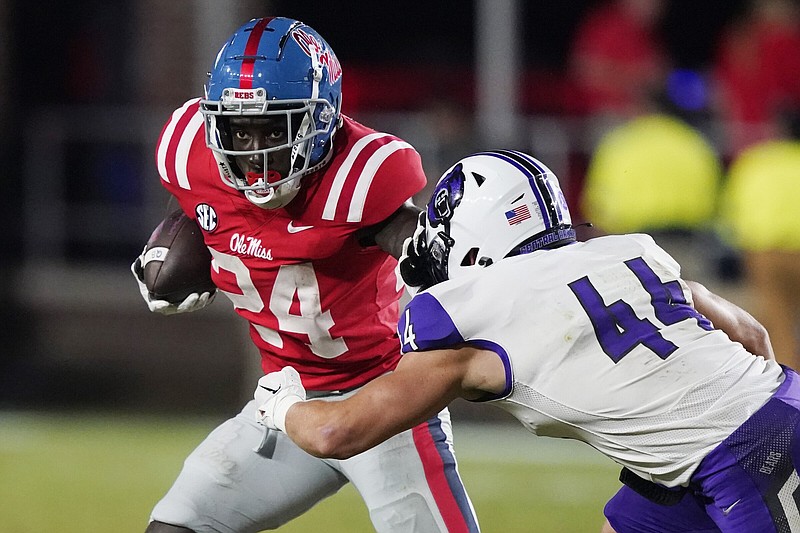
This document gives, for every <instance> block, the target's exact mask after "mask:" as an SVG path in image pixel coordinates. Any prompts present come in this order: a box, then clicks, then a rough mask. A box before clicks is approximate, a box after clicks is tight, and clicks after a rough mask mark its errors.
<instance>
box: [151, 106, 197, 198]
mask: <svg viewBox="0 0 800 533" xmlns="http://www.w3.org/2000/svg"><path fill="white" fill-rule="evenodd" d="M199 101H200V99H199V98H196V99H194V100H189V101H188V102H186V103H185V104H183V105H182V106H181V107H179V108H178V109H176V110H175V111H174V112H173V113H172V116H171V117H170V119H169V122H167V125H166V127H165V128H164V132H163V133H162V134H161V139H160V140H159V142H158V150H157V151H156V168H158V174H159V175H160V176H161V179H162V180H164V181H166V182H167V183H169V173H168V172H167V151H168V150H169V145H170V144H171V141H172V136H173V135H174V134H175V127H176V126H177V125H178V122H179V121H180V118H181V117H182V116H183V115H184V114H185V113H186V110H187V109H188V108H189V107H190V106H191V105H192V104H195V103H197V102H199Z"/></svg>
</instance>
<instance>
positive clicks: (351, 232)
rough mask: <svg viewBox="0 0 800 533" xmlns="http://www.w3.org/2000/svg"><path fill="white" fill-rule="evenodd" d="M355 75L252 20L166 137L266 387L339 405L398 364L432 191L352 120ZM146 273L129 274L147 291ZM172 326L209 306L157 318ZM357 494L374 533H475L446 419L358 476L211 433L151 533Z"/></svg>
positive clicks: (260, 517) (247, 423) (386, 141)
mask: <svg viewBox="0 0 800 533" xmlns="http://www.w3.org/2000/svg"><path fill="white" fill-rule="evenodd" d="M341 76H342V70H341V66H340V65H339V62H338V60H337V59H336V56H335V55H334V53H333V51H332V50H331V48H330V47H329V45H328V44H327V43H326V42H325V41H324V40H323V38H322V37H321V36H320V35H319V34H318V33H317V32H316V31H314V30H313V29H312V28H310V27H308V26H307V25H305V24H303V23H302V22H299V21H295V20H291V19H286V18H262V19H254V20H251V21H250V22H248V23H246V24H245V25H243V26H242V27H241V28H239V29H238V30H237V31H236V32H235V33H234V34H233V35H232V36H231V37H230V39H229V40H228V41H227V42H226V43H225V44H224V45H223V47H222V49H221V50H220V52H219V54H218V55H217V59H216V62H215V64H214V66H213V68H212V71H211V73H210V75H209V79H208V83H207V86H206V95H205V98H202V99H200V98H198V99H194V100H190V101H188V102H186V104H184V105H183V106H182V107H181V108H179V109H178V110H176V111H175V112H174V113H173V114H172V117H171V118H170V119H169V120H168V122H167V124H166V125H165V127H164V129H163V131H162V133H161V137H160V139H159V141H158V148H157V153H156V160H157V166H158V171H159V174H160V176H161V181H162V184H163V185H164V186H165V187H166V188H167V190H169V191H170V192H171V193H172V194H173V195H174V196H175V198H176V199H177V200H178V202H179V203H180V206H181V207H182V208H183V210H184V212H185V213H186V214H187V215H189V216H190V217H191V218H193V219H195V220H197V222H198V224H199V225H200V227H201V228H202V230H203V236H204V239H205V243H206V245H207V246H208V248H209V250H210V251H211V254H212V258H213V259H212V262H211V266H210V268H211V269H212V278H213V280H214V283H215V284H216V286H217V287H218V289H219V290H220V291H222V292H223V293H225V295H226V296H228V297H229V298H230V300H231V301H232V302H233V305H234V308H235V310H236V312H237V313H239V314H240V315H241V316H242V317H244V318H245V319H246V320H247V321H248V322H249V323H250V336H251V338H252V340H253V342H254V343H255V344H256V346H258V348H259V350H260V352H261V361H262V368H263V370H264V372H265V373H269V372H274V371H277V370H280V369H281V368H283V367H284V366H287V365H291V366H294V367H295V368H297V369H298V371H299V372H300V374H301V375H302V378H303V382H304V383H305V384H306V386H307V388H308V389H310V391H312V392H310V393H309V394H310V396H313V397H318V398H324V399H331V400H336V399H341V398H342V397H344V396H347V395H349V394H352V391H354V390H356V389H358V388H359V387H361V386H362V385H364V384H366V383H367V382H369V381H370V380H372V379H374V378H376V377H378V376H380V375H382V374H385V373H386V372H389V371H391V370H393V369H394V368H395V366H396V364H397V362H398V359H399V356H400V351H399V341H398V339H397V336H396V334H395V329H396V325H397V321H398V313H399V305H398V299H399V297H400V287H401V285H400V284H399V283H398V279H397V276H396V274H395V268H396V266H397V260H396V258H397V257H399V256H400V254H401V248H402V243H403V240H404V239H405V237H407V236H409V235H411V233H412V232H413V229H414V226H415V222H416V216H417V213H418V211H419V210H418V209H417V208H415V207H414V206H413V205H412V204H411V203H410V201H409V199H410V198H411V196H412V195H413V194H415V193H416V192H418V191H419V190H420V189H422V187H423V186H424V185H425V182H426V178H425V175H424V173H423V170H422V166H421V162H420V157H419V154H418V153H417V152H416V151H415V150H414V148H413V147H412V146H410V145H409V144H408V143H406V142H404V141H402V140H401V139H398V138H397V137H395V136H393V135H390V134H387V133H381V132H377V131H374V130H372V129H370V128H368V127H366V126H363V125H361V124H359V123H357V122H355V121H354V120H352V119H351V118H349V117H347V116H345V115H343V114H341ZM144 260H145V258H139V259H137V261H136V262H134V265H133V266H132V270H133V271H134V274H135V275H136V274H137V273H139V275H137V276H136V277H137V281H138V282H139V284H140V287H141V286H142V282H141V275H140V272H141V266H142V262H143V261H144ZM142 294H143V297H144V298H145V300H146V301H147V303H148V306H149V308H150V309H151V310H152V311H155V312H160V313H164V314H170V313H177V312H186V311H194V310H196V309H199V308H202V307H203V306H205V305H206V304H207V303H208V302H209V301H211V299H212V298H213V294H212V293H204V294H193V295H190V296H189V297H188V298H187V299H186V300H184V301H183V302H181V303H179V304H170V303H169V302H166V301H158V300H156V301H153V300H151V299H150V297H149V296H148V295H147V290H146V289H145V290H143V291H142ZM348 481H349V482H352V483H353V484H354V485H355V487H356V488H357V490H358V491H359V493H360V494H361V496H362V497H363V498H364V501H365V503H366V505H367V507H368V509H369V514H370V518H371V520H372V523H373V525H374V527H375V529H376V530H377V531H382V532H390V531H419V532H425V533H427V532H431V531H451V532H457V531H465V532H466V531H478V524H477V520H476V518H475V513H474V510H473V509H472V504H471V502H470V500H469V498H468V496H467V493H466V491H465V489H464V485H463V483H462V481H461V478H460V475H459V473H458V470H457V465H456V460H455V457H454V455H453V442H452V431H451V427H450V418H449V413H448V412H447V410H443V411H441V412H440V413H438V414H437V415H436V416H434V417H433V418H431V419H430V420H427V421H426V422H424V423H422V424H420V425H419V426H417V427H415V428H414V429H413V430H410V431H406V432H404V433H402V434H400V435H398V436H397V437H395V438H393V439H391V440H389V441H387V442H385V443H383V444H381V445H379V446H377V447H375V448H373V449H371V450H368V451H366V452H364V453H363V454H360V455H358V456H356V457H354V458H352V459H348V460H345V461H338V460H321V459H318V458H315V457H312V456H310V455H308V454H306V453H305V452H303V451H302V450H301V449H300V448H298V447H297V446H296V445H295V444H294V443H292V442H291V441H290V440H289V439H288V438H286V436H285V435H284V434H283V433H281V432H278V431H266V432H265V431H264V427H263V426H260V425H259V424H258V423H257V422H256V416H255V406H254V402H252V401H251V402H249V403H248V404H247V405H246V406H245V407H244V408H243V409H242V411H241V412H240V413H239V414H238V415H236V416H235V417H233V418H231V419H230V420H228V421H226V422H224V423H223V424H222V425H220V426H219V427H218V428H216V429H215V430H214V431H213V432H212V433H211V434H210V435H209V436H208V437H207V438H206V439H205V440H204V441H203V442H202V443H201V444H200V445H199V446H198V447H197V449H195V450H194V451H193V452H192V453H191V455H190V456H189V457H188V458H187V460H186V461H185V464H184V467H183V470H182V471H181V473H180V474H179V476H178V479H177V480H176V481H175V483H174V485H173V486H172V488H171V489H170V490H169V492H168V493H167V494H166V496H164V498H163V499H162V500H161V501H159V502H158V504H157V505H156V506H155V508H154V509H153V512H152V515H151V522H150V525H149V526H148V528H147V532H150V533H155V532H161V533H165V532H171V533H175V532H186V531H195V532H197V533H200V532H210V531H225V532H251V531H260V530H264V529H274V528H277V527H279V526H280V525H282V524H284V523H286V522H288V521H289V520H291V519H293V518H295V517H296V516H298V515H300V514H302V513H303V512H305V511H306V510H308V509H309V508H311V507H312V506H313V505H315V504H316V503H317V502H319V501H320V500H322V499H323V498H325V497H327V496H330V495H332V494H334V493H335V492H337V491H338V490H339V489H340V488H341V487H342V486H343V485H344V484H346V483H347V482H348Z"/></svg>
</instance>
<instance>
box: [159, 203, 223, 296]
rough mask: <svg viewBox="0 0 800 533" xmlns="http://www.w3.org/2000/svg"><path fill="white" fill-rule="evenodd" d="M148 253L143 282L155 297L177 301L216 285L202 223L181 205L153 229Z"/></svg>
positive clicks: (210, 290)
mask: <svg viewBox="0 0 800 533" xmlns="http://www.w3.org/2000/svg"><path fill="white" fill-rule="evenodd" d="M145 257H146V258H147V261H146V262H145V266H144V283H145V285H146V286H147V290H148V291H150V297H151V298H153V299H156V300H166V301H168V302H170V303H173V304H177V303H181V302H182V301H183V300H184V299H185V298H186V297H187V296H188V295H190V294H192V293H193V292H197V293H200V294H202V293H204V292H213V291H214V290H215V289H216V287H215V286H214V282H212V281H211V253H210V252H209V251H208V248H207V247H206V245H205V242H203V234H202V233H201V231H200V227H199V226H198V225H197V223H196V222H195V221H194V220H192V219H190V218H189V217H187V216H186V215H185V214H184V212H183V211H182V210H180V209H178V210H176V211H174V212H172V213H171V214H170V215H169V216H167V218H165V219H164V220H163V221H161V223H160V224H159V225H158V226H157V227H156V229H155V230H153V233H152V235H150V239H148V241H147V249H146V253H145Z"/></svg>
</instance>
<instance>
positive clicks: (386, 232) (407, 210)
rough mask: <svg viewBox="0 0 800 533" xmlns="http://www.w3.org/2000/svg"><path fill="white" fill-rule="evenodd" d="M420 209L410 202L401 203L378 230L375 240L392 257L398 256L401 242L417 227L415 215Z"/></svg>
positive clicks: (401, 250)
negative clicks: (388, 221)
mask: <svg viewBox="0 0 800 533" xmlns="http://www.w3.org/2000/svg"><path fill="white" fill-rule="evenodd" d="M420 211H421V210H420V209H419V208H418V207H416V206H415V205H413V204H411V203H410V202H408V203H406V204H405V205H403V206H402V207H401V208H400V209H399V210H398V211H397V213H396V214H395V215H394V217H393V218H392V220H391V222H390V223H389V224H387V225H386V227H384V228H383V229H382V230H381V231H380V232H378V233H377V234H376V235H375V242H376V243H377V244H378V246H380V247H381V249H383V250H384V251H386V252H388V253H389V254H390V255H391V256H392V257H394V258H399V257H400V255H401V254H402V253H403V242H404V241H405V240H406V238H408V237H411V235H412V234H413V233H414V228H416V227H417V217H418V215H419V212H420Z"/></svg>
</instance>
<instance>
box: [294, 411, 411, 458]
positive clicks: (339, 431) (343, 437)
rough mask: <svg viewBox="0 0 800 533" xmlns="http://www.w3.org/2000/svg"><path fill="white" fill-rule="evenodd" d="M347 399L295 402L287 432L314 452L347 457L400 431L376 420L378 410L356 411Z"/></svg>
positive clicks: (298, 443)
mask: <svg viewBox="0 0 800 533" xmlns="http://www.w3.org/2000/svg"><path fill="white" fill-rule="evenodd" d="M346 402H347V400H345V401H343V402H325V401H321V400H312V401H308V402H302V403H297V404H295V405H293V406H292V407H291V408H290V409H289V411H288V413H287V414H286V434H287V435H288V436H289V437H290V438H291V439H292V440H293V441H294V442H295V443H296V444H297V445H298V446H300V447H301V448H302V449H303V450H305V451H306V452H307V453H309V454H311V455H314V456H316V457H329V458H333V459H347V458H350V457H352V456H354V455H356V454H359V453H361V452H363V451H366V450H368V449H370V448H372V447H373V446H375V445H377V444H379V443H381V442H382V441H384V440H386V439H387V438H389V437H391V436H392V435H393V434H394V433H396V432H397V430H396V428H394V427H389V426H388V425H386V424H383V423H381V420H380V418H377V419H376V413H374V412H371V411H361V412H358V411H355V410H353V409H350V408H349V406H348V405H347V403H346ZM409 427H410V426H409ZM402 429H405V428H401V429H400V431H402Z"/></svg>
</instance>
